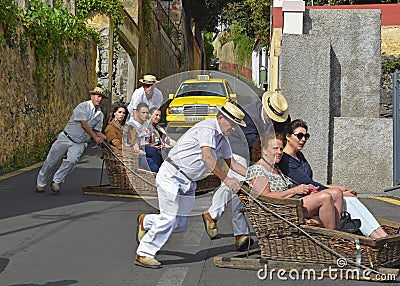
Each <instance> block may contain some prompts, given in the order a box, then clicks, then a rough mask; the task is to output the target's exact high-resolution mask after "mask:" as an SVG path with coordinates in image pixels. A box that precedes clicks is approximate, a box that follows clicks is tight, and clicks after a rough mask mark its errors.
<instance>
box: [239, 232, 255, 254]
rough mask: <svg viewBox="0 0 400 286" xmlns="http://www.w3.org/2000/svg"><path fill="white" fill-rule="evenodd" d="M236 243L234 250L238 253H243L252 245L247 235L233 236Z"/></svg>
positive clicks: (251, 240)
mask: <svg viewBox="0 0 400 286" xmlns="http://www.w3.org/2000/svg"><path fill="white" fill-rule="evenodd" d="M235 239H236V242H235V245H236V249H237V250H238V251H245V250H247V249H249V248H250V246H252V245H253V243H254V241H253V239H252V238H250V237H249V236H248V235H237V236H235ZM249 244H250V245H249Z"/></svg>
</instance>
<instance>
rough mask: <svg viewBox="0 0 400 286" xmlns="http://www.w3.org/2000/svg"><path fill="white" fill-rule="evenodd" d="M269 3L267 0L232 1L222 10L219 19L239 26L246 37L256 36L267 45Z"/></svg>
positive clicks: (227, 23)
mask: <svg viewBox="0 0 400 286" xmlns="http://www.w3.org/2000/svg"><path fill="white" fill-rule="evenodd" d="M270 5H271V3H270V1H269V0H241V1H234V2H231V3H229V4H228V5H227V6H226V8H225V9H224V10H223V11H222V14H221V21H222V22H223V23H224V24H226V25H228V26H229V25H232V24H236V25H239V26H241V27H242V28H243V33H245V34H246V35H247V36H248V37H251V38H257V39H259V40H260V41H261V43H262V44H263V45H267V44H268V43H269V35H270Z"/></svg>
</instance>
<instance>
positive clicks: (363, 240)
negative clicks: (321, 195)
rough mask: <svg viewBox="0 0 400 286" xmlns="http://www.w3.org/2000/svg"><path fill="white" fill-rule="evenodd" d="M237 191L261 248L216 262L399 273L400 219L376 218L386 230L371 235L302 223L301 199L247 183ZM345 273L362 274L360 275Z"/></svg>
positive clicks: (221, 264) (373, 274)
mask: <svg viewBox="0 0 400 286" xmlns="http://www.w3.org/2000/svg"><path fill="white" fill-rule="evenodd" d="M238 195H239V198H240V200H241V201H242V204H243V207H244V209H245V210H246V211H247V213H248V216H249V220H250V222H251V225H252V227H253V230H254V232H255V234H256V236H257V238H258V247H259V250H256V251H255V252H254V251H253V254H254V253H256V254H257V258H249V253H247V258H243V257H242V256H243V255H239V256H237V257H215V258H214V264H215V265H216V266H218V267H229V268H241V269H253V270H259V269H262V268H264V266H265V265H267V264H268V266H269V268H271V267H272V268H283V269H287V270H290V269H297V270H302V269H314V270H316V271H317V272H318V271H323V269H327V267H328V266H331V267H336V268H337V269H339V268H340V267H341V269H343V270H346V269H350V270H352V269H356V270H357V269H359V270H361V271H362V270H371V275H370V277H369V278H365V277H364V278H365V279H371V280H374V277H375V278H376V277H382V274H384V275H386V277H389V278H390V279H391V280H393V277H397V276H398V274H399V269H397V267H395V266H398V265H400V234H398V231H399V227H400V223H397V222H393V221H389V220H382V219H378V221H379V223H380V224H381V225H382V227H383V228H384V230H385V231H386V232H387V233H388V234H389V236H388V237H385V238H380V239H372V238H369V237H365V236H360V235H355V234H350V233H345V232H340V231H336V230H329V229H325V228H322V227H317V226H309V225H306V224H305V222H304V216H303V209H302V205H303V201H302V199H283V198H274V197H268V196H259V197H257V198H255V197H254V196H253V195H252V194H251V189H250V188H248V187H246V186H243V187H242V190H241V191H240V192H239V194H238ZM339 263H342V265H340V266H339ZM343 263H344V264H345V265H344V264H343ZM391 267H395V268H391ZM343 278H346V279H357V280H363V277H362V276H361V275H358V276H354V275H353V276H352V277H343Z"/></svg>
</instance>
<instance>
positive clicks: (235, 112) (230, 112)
mask: <svg viewBox="0 0 400 286" xmlns="http://www.w3.org/2000/svg"><path fill="white" fill-rule="evenodd" d="M217 108H218V110H219V111H220V112H221V113H222V114H223V115H224V116H225V117H227V118H228V119H230V120H231V121H233V122H235V123H236V124H238V125H240V126H243V127H246V122H244V121H243V118H244V113H243V112H242V111H241V110H240V109H239V107H237V106H236V105H234V104H233V103H231V102H229V101H227V102H226V103H225V104H224V105H223V106H222V105H217Z"/></svg>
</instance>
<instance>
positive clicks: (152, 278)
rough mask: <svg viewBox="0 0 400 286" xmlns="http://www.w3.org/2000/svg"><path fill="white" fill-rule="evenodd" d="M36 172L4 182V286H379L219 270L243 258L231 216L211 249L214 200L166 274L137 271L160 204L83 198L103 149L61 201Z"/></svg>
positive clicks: (195, 220) (170, 249)
mask: <svg viewBox="0 0 400 286" xmlns="http://www.w3.org/2000/svg"><path fill="white" fill-rule="evenodd" d="M38 171H39V169H38V167H37V168H31V169H29V168H28V169H27V170H25V171H22V172H20V173H19V174H16V175H14V176H11V177H9V178H6V177H4V176H3V177H1V178H0V285H2V286H5V285H8V286H10V285H13V286H17V285H18V286H39V285H41V286H68V285H85V286H92V285H109V286H114V285H120V286H125V285H168V286H180V285H188V286H189V285H190V286H191V285H219V286H221V285H281V284H283V283H285V284H288V285H298V284H300V283H306V284H307V285H365V284H366V283H368V285H379V283H376V282H362V281H346V280H331V279H329V278H325V279H323V280H317V281H298V280H291V279H289V278H287V279H288V280H287V281H283V280H282V278H280V279H278V278H277V277H276V276H275V277H272V279H266V280H260V279H259V277H258V276H257V272H256V271H251V270H236V269H231V268H218V267H216V266H215V265H214V263H213V257H215V256H233V255H236V254H238V253H237V252H236V251H235V247H234V239H233V234H232V226H231V221H230V219H231V214H230V210H229V211H228V212H227V213H226V214H225V215H224V216H223V217H222V218H221V219H220V220H219V222H218V226H219V229H220V235H219V237H218V238H217V239H215V240H213V241H211V240H210V239H209V238H208V236H207V234H206V232H205V230H204V227H203V222H202V219H201V216H200V215H198V213H199V211H200V210H202V209H204V208H206V207H207V206H208V205H209V204H210V200H211V195H210V194H208V195H205V196H201V197H198V199H197V203H196V209H195V210H194V216H193V217H192V218H191V222H190V226H189V229H188V231H186V232H185V233H179V234H174V235H172V237H171V238H170V240H169V241H168V242H167V244H166V245H165V247H164V248H162V250H161V251H160V252H159V255H158V257H157V258H158V259H159V260H160V261H161V262H162V264H163V268H161V269H156V270H153V269H146V268H142V267H139V266H136V265H134V255H135V250H136V247H137V244H136V241H135V229H136V217H137V215H139V214H140V213H142V212H147V213H148V212H157V210H156V209H154V208H153V207H152V206H151V205H154V203H155V202H154V201H149V202H150V203H151V204H149V202H146V201H144V200H142V199H134V198H123V197H105V196H95V195H84V194H83V192H82V186H86V185H91V186H94V185H98V184H99V180H100V173H101V159H100V149H99V148H93V147H89V148H88V149H87V150H86V152H85V154H84V156H83V157H82V159H81V161H80V163H79V165H78V166H77V168H76V169H75V170H74V171H73V173H71V174H70V175H69V176H68V177H67V180H66V182H65V184H63V185H62V186H61V187H62V189H61V194H60V195H52V194H51V192H50V191H49V190H47V191H46V192H45V193H43V194H38V193H35V192H34V189H35V178H36V175H37V173H38ZM105 177H107V176H106V175H105ZM106 179H107V178H106ZM103 180H104V178H103ZM104 182H105V181H104ZM395 198H396V197H395ZM362 200H363V202H365V203H366V205H367V206H368V207H369V208H370V209H371V210H372V211H373V212H374V213H375V214H376V215H378V216H380V217H384V218H387V219H392V220H396V221H400V213H399V211H398V203H399V201H398V200H396V199H394V200H391V201H390V200H388V199H387V198H383V197H378V198H375V199H366V198H364V199H362ZM255 247H256V246H255ZM385 285H398V284H396V283H385Z"/></svg>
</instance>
